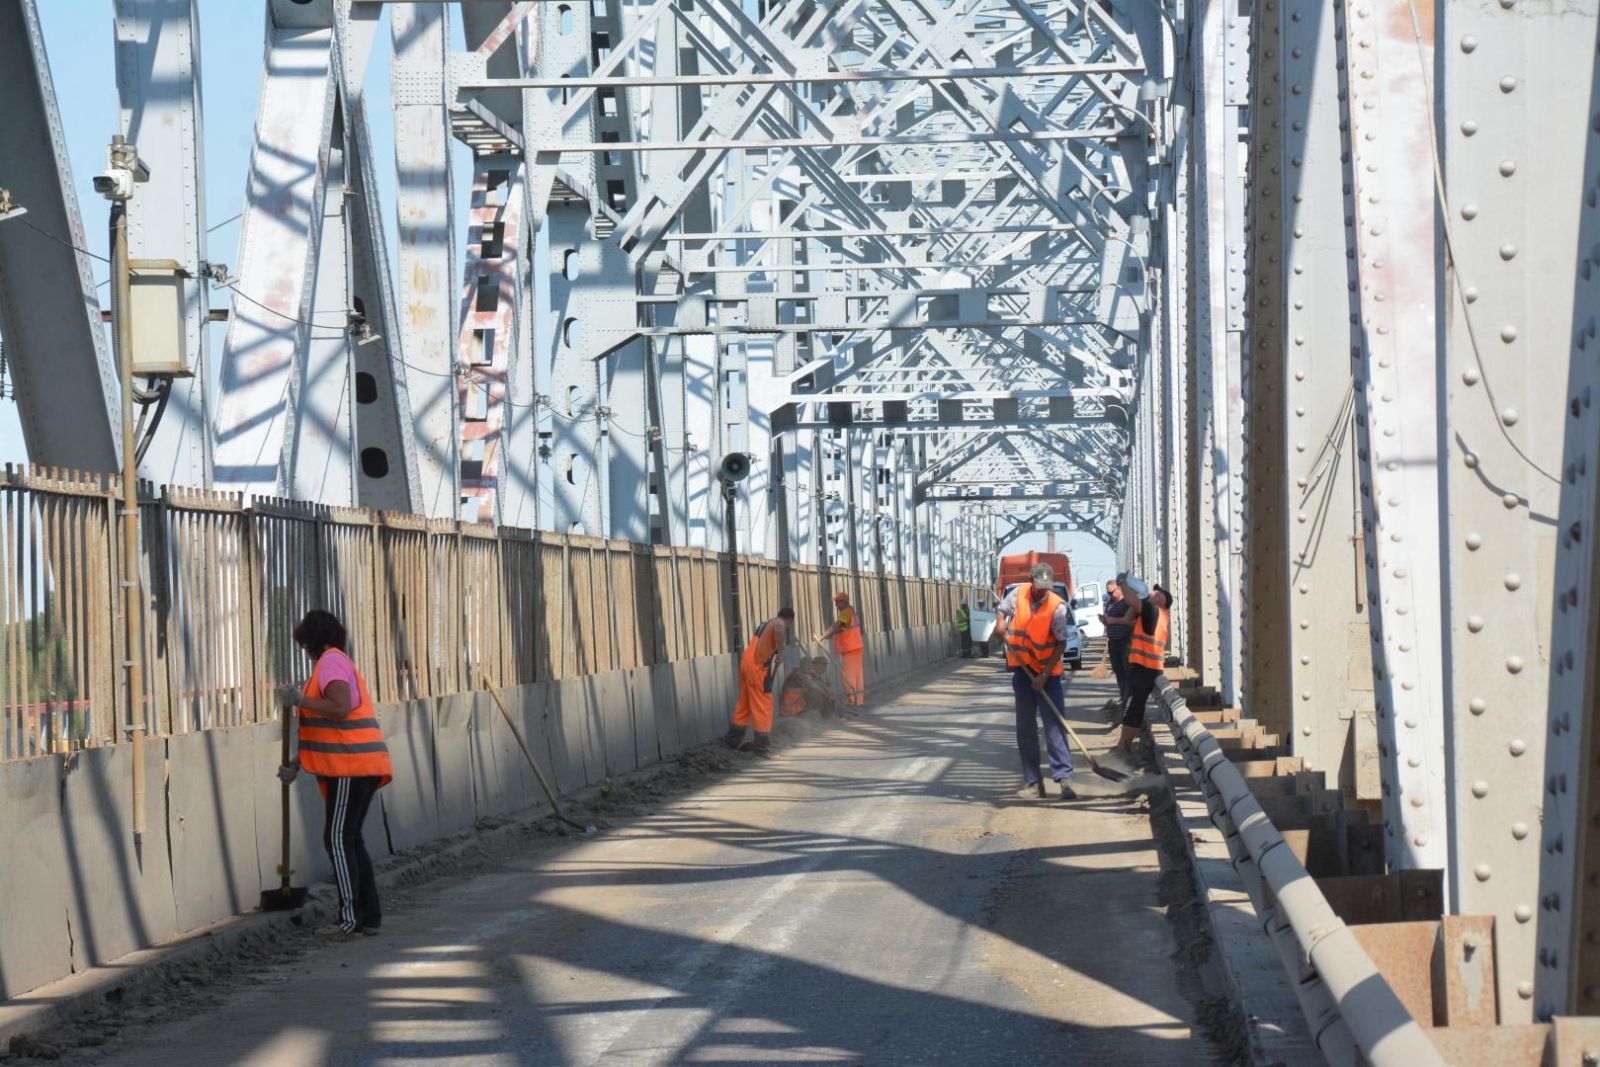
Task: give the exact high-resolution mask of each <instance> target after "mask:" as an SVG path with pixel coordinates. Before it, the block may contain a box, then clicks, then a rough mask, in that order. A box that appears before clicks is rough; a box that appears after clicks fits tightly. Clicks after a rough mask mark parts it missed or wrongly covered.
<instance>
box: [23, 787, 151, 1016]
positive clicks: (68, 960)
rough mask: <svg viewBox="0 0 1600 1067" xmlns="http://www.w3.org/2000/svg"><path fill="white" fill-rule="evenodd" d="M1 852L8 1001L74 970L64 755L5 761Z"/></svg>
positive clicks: (71, 889)
mask: <svg viewBox="0 0 1600 1067" xmlns="http://www.w3.org/2000/svg"><path fill="white" fill-rule="evenodd" d="M160 811H161V809H160V808H157V809H156V810H155V812H154V814H155V815H156V820H155V821H156V828H157V829H158V830H159V829H160V821H159V820H160ZM0 856H4V857H5V862H4V863H0V997H8V998H9V997H13V996H16V995H17V994H19V993H24V992H27V991H28V990H30V989H36V988H38V987H39V986H42V985H44V984H45V983H46V982H50V981H54V980H55V979H57V978H60V977H62V976H63V975H66V974H68V973H70V972H71V970H72V937H71V935H70V933H69V932H68V930H67V922H66V914H65V910H64V909H63V908H62V906H61V905H62V901H64V900H66V899H67V898H68V897H69V895H70V894H71V893H72V892H73V886H72V884H71V882H70V881H69V878H68V874H67V872H68V867H67V858H66V854H65V852H64V850H63V847H62V838H61V760H60V758H58V757H56V756H45V757H42V758H39V759H31V760H22V761H20V762H17V763H0ZM157 858H164V857H159V856H158V857H157Z"/></svg>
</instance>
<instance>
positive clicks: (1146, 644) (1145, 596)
mask: <svg viewBox="0 0 1600 1067" xmlns="http://www.w3.org/2000/svg"><path fill="white" fill-rule="evenodd" d="M1122 599H1123V601H1124V602H1126V603H1127V605H1128V608H1129V614H1128V617H1129V618H1131V619H1132V620H1133V636H1132V637H1131V638H1129V641H1128V697H1127V699H1126V700H1124V701H1123V704H1122V736H1121V737H1119V738H1118V739H1117V743H1116V745H1115V746H1114V747H1113V748H1112V749H1111V751H1110V752H1108V753H1106V755H1107V757H1109V758H1110V759H1112V760H1115V761H1117V762H1120V763H1123V764H1124V765H1126V766H1127V767H1129V768H1130V769H1131V768H1132V767H1133V742H1134V739H1135V738H1137V737H1138V736H1139V733H1140V731H1142V730H1143V729H1144V707H1145V704H1146V703H1147V702H1148V701H1149V700H1150V694H1151V693H1152V692H1154V691H1155V688H1156V679H1157V678H1159V677H1161V672H1162V671H1163V670H1164V669H1165V668H1166V665H1167V630H1168V626H1169V621H1168V618H1167V609H1168V608H1170V607H1171V606H1172V596H1171V594H1169V593H1168V592H1167V591H1166V590H1165V589H1163V588H1161V587H1160V586H1159V585H1157V586H1153V587H1152V586H1151V585H1149V584H1148V583H1146V582H1145V580H1144V579H1143V578H1129V579H1128V580H1127V581H1126V582H1123V583H1122Z"/></svg>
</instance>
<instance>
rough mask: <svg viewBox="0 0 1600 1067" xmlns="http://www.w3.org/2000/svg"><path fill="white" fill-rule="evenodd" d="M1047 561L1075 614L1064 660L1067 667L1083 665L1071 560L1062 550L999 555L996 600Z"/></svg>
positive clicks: (1060, 593)
mask: <svg viewBox="0 0 1600 1067" xmlns="http://www.w3.org/2000/svg"><path fill="white" fill-rule="evenodd" d="M1040 563H1047V564H1049V565H1050V569H1051V570H1052V571H1053V572H1055V576H1056V580H1055V592H1056V595H1057V596H1059V597H1060V598H1061V599H1062V600H1064V601H1066V602H1067V613H1068V615H1070V616H1072V626H1071V628H1070V629H1069V631H1068V636H1067V651H1066V653H1065V654H1064V655H1063V657H1062V658H1063V660H1064V662H1065V664H1066V667H1067V669H1068V670H1074V671H1075V670H1079V669H1080V668H1082V667H1083V635H1082V633H1081V632H1080V631H1079V629H1078V622H1077V616H1076V614H1075V613H1074V612H1073V610H1072V561H1071V560H1069V559H1068V558H1067V557H1066V556H1065V555H1064V554H1062V553H1060V552H1019V553H1017V554H1016V555H1014V556H1001V557H1000V575H999V578H998V579H997V580H996V581H995V603H997V604H998V603H999V602H1000V601H1001V600H1003V599H1004V598H1005V595H1006V594H1007V593H1009V592H1010V591H1011V590H1012V589H1013V588H1014V587H1016V586H1019V585H1026V584H1028V583H1029V582H1031V581H1033V568H1034V567H1035V566H1037V565H1038V564H1040Z"/></svg>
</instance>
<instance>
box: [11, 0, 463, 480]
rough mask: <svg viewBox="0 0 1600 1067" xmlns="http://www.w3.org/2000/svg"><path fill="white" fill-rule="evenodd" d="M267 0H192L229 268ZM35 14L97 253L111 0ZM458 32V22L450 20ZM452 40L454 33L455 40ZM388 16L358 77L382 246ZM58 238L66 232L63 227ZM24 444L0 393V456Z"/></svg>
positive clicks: (389, 128) (218, 228)
mask: <svg viewBox="0 0 1600 1067" xmlns="http://www.w3.org/2000/svg"><path fill="white" fill-rule="evenodd" d="M265 7H266V5H265V4H263V3H260V2H253V3H252V2H245V0H199V11H200V63H201V72H200V77H201V100H202V108H203V115H202V118H201V125H202V138H203V142H204V171H203V174H204V189H203V192H204V197H205V205H206V212H205V213H206V226H207V228H208V229H209V230H210V233H209V235H208V238H207V258H208V259H209V260H210V261H211V262H214V263H226V264H228V265H229V266H234V265H236V264H237V262H238V247H239V220H238V219H237V218H236V217H235V216H236V215H237V214H238V213H239V211H240V210H241V209H242V208H243V207H244V188H245V176H246V174H247V173H248V171H249V165H250V145H251V142H252V139H253V137H254V132H255V115H256V103H257V100H258V98H259V95H260V84H261V69H262V56H263V41H264V29H265V25H266V15H265ZM38 10H39V19H40V22H41V24H42V26H43V29H44V39H45V51H46V53H47V55H48V56H49V60H50V73H51V79H52V81H53V82H54V85H55V91H56V103H57V106H58V107H59V109H60V112H61V125H62V128H63V129H64V130H65V131H66V140H67V152H68V155H69V157H70V160H71V167H72V184H73V186H74V188H75V189H76V191H77V195H78V209H79V211H80V213H81V214H82V216H83V224H84V237H85V242H86V247H87V249H88V250H89V251H90V252H92V253H94V254H95V255H97V256H102V257H104V256H106V255H107V252H108V249H107V234H106V220H107V212H108V209H109V206H110V205H108V204H107V203H106V201H105V200H103V199H101V197H100V196H99V195H98V194H96V193H95V191H94V187H93V185H92V181H93V178H94V176H95V175H96V174H97V173H99V172H100V171H101V170H104V169H105V165H106V145H107V144H108V143H109V142H110V140H111V135H112V134H114V133H117V132H119V125H118V123H119V121H120V119H119V115H118V104H117V80H116V57H115V48H114V44H115V39H114V38H115V28H114V21H113V9H112V0H40V2H39V4H38ZM456 33H457V36H458V37H459V34H460V28H459V24H458V25H457V26H456ZM458 46H459V41H458ZM390 54H391V49H390V42H389V28H388V15H387V13H385V15H384V20H383V26H382V28H381V29H380V30H379V32H378V35H377V42H376V45H375V47H374V49H373V54H372V60H371V63H370V65H369V67H368V71H367V77H366V80H365V88H366V96H367V106H368V109H369V112H370V114H371V116H372V130H371V136H372V149H373V156H374V159H375V160H376V162H377V166H378V178H379V188H380V192H381V195H382V197H383V200H384V204H385V205H386V211H385V212H384V224H385V228H386V229H387V230H388V241H389V247H390V249H391V250H392V249H393V248H394V247H395V235H394V227H395V214H394V187H395V176H394V125H393V121H392V118H391V112H390V109H389V57H390ZM454 170H455V175H456V190H457V196H456V210H457V212H458V214H459V216H460V217H459V218H458V220H457V226H456V235H457V239H458V240H461V241H465V237H466V232H467V230H466V225H465V219H466V211H467V201H468V197H467V195H466V192H467V191H468V190H470V188H471V178H472V169H471V161H470V156H469V154H468V153H467V150H466V149H465V148H464V147H462V146H459V145H457V146H456V157H455V159H454ZM62 236H65V235H62ZM93 267H94V274H95V279H96V281H104V280H105V278H106V276H107V266H106V264H105V263H103V262H100V261H98V260H96V261H94V262H93ZM100 294H101V302H102V307H109V299H108V297H107V296H106V288H105V287H104V286H102V287H101V289H100ZM226 297H227V294H226V292H224V291H220V290H213V292H212V301H213V306H216V307H221V306H226V303H227V299H226ZM225 330H226V327H225V326H224V325H223V324H221V323H217V324H213V325H212V326H211V333H210V336H209V337H208V340H207V344H208V348H209V355H210V358H211V359H212V360H213V361H215V360H216V359H217V358H218V357H219V356H220V354H221V352H222V344H223V338H224V332H225ZM26 459H27V449H26V448H25V447H24V445H23V441H22V430H21V426H20V423H19V421H18V418H17V408H16V402H15V401H14V400H11V399H5V400H0V463H3V462H9V463H17V462H25V461H26Z"/></svg>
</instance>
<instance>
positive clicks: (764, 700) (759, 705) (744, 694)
mask: <svg viewBox="0 0 1600 1067" xmlns="http://www.w3.org/2000/svg"><path fill="white" fill-rule="evenodd" d="M793 623H794V609H793V608H780V609H779V611H778V614H777V615H776V616H775V617H774V618H771V619H768V620H767V621H766V622H764V623H762V624H761V625H760V626H757V627H756V632H755V633H754V634H753V635H751V637H750V642H749V644H747V645H745V646H744V653H743V654H742V655H741V656H740V657H739V703H738V704H736V705H735V706H734V709H733V723H732V725H730V726H729V727H728V732H727V733H726V734H724V735H723V737H722V742H723V744H725V745H727V746H728V747H729V748H734V749H738V750H739V751H741V752H753V753H755V754H756V755H757V756H760V757H762V758H763V759H765V758H766V757H768V756H771V755H772V683H773V682H774V681H775V680H776V674H777V670H778V659H779V657H780V656H782V655H783V646H784V645H786V644H788V642H789V627H790V626H791V625H793ZM751 726H754V727H755V738H754V739H753V740H751V741H746V740H745V739H744V735H745V730H746V729H748V728H750V727H751Z"/></svg>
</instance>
